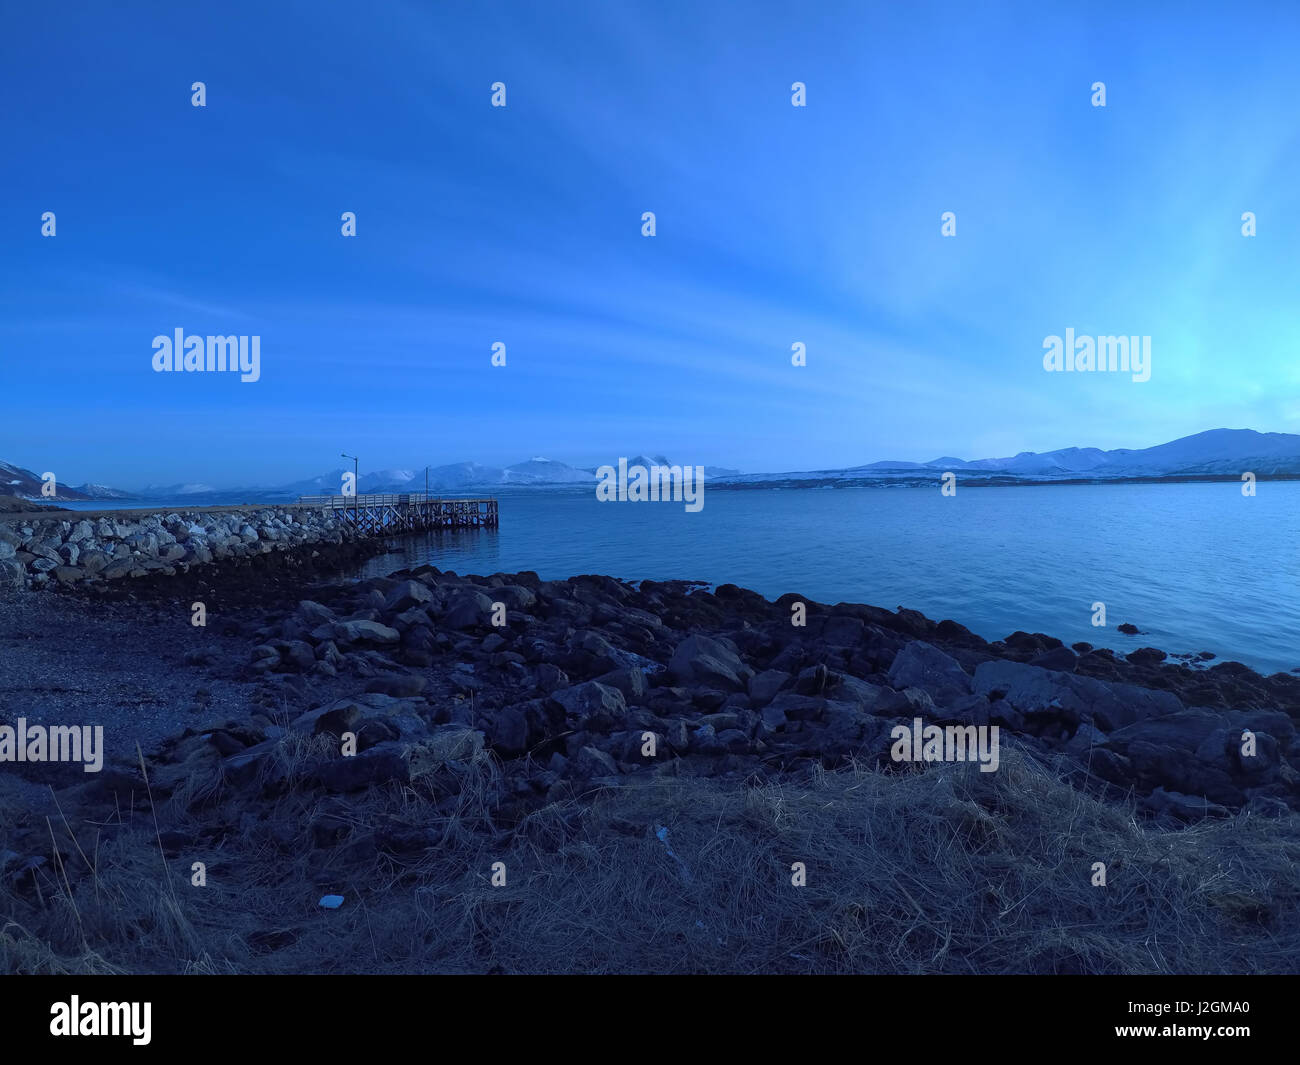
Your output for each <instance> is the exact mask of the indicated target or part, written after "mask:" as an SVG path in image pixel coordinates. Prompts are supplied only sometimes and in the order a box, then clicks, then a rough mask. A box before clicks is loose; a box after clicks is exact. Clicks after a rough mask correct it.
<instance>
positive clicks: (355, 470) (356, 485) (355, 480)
mask: <svg viewBox="0 0 1300 1065" xmlns="http://www.w3.org/2000/svg"><path fill="white" fill-rule="evenodd" d="M340 455H341V457H342V458H345V459H351V460H352V521H353V524H355V523H356V522H357V520H358V519H359V518H360V517H361V510H360V508H359V504H358V501H357V497H358V496H359V495H360V494H361V460H360V459H358V458H357V457H356V455H349V454H348V453H347V452H346V451H343V452H340Z"/></svg>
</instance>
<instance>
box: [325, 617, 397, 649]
mask: <svg viewBox="0 0 1300 1065" xmlns="http://www.w3.org/2000/svg"><path fill="white" fill-rule="evenodd" d="M332 633H333V638H334V641H335V642H336V643H347V644H353V643H362V644H364V643H371V644H381V645H385V644H395V643H400V642H401V640H402V634H401V633H400V632H398V631H397V630H396V629H390V628H389V627H388V626H387V625H381V624H379V622H377V621H338V622H335V623H334V625H333V626H332ZM313 635H314V633H313Z"/></svg>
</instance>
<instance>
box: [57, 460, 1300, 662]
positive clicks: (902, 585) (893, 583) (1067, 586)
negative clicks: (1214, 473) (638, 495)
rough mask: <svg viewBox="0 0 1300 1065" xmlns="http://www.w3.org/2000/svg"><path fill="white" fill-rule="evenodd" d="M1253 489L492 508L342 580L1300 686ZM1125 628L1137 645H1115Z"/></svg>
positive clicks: (1283, 555)
mask: <svg viewBox="0 0 1300 1065" xmlns="http://www.w3.org/2000/svg"><path fill="white" fill-rule="evenodd" d="M1255 487H1256V494H1255V495H1254V496H1247V495H1243V494H1242V488H1241V485H1240V484H1238V483H1232V482H1218V483H1187V482H1184V483H1163V484H1114V485H1104V484H1103V485H1096V484H1092V485H1035V486H1024V487H988V488H986V487H972V486H966V487H963V486H961V485H960V483H959V484H958V488H957V491H956V494H955V495H951V496H944V495H943V494H941V492H940V491H939V489H938V488H937V487H931V488H906V487H893V488H883V487H852V488H751V489H740V490H736V489H725V488H721V487H713V488H709V487H707V486H706V490H705V493H704V506H703V507H702V508H701V509H700V510H698V511H696V512H690V511H687V510H686V507H685V504H684V503H681V502H676V503H674V502H626V501H623V502H601V501H598V500H597V499H596V497H595V493H594V491H593V489H592V488H591V487H582V488H532V489H511V490H502V491H500V492H498V493H497V496H496V497H497V499H498V500H499V506H500V518H501V523H500V527H499V528H497V529H463V530H445V531H441V532H433V533H425V534H420V535H414V536H406V537H402V538H400V539H396V540H394V541H393V544H392V550H391V551H390V552H389V553H387V554H384V555H380V556H376V557H374V558H372V559H370V560H368V561H367V562H366V563H365V564H364V565H362V566H361V567H359V568H357V569H356V570H355V571H354V572H353V573H350V574H348V575H347V576H348V577H349V578H361V577H369V576H374V575H380V574H386V573H390V572H392V571H394V570H397V569H402V568H410V567H413V566H417V565H420V564H422V563H430V564H432V565H434V566H437V567H438V568H439V569H443V570H453V571H455V572H456V573H459V574H471V573H473V574H480V575H487V574H491V573H497V572H503V573H509V572H515V571H519V570H532V571H534V572H536V573H537V574H539V575H540V576H541V577H542V578H543V579H552V578H562V577H570V576H575V575H578V574H583V573H600V574H607V575H610V576H614V577H620V578H625V579H629V580H640V579H645V578H650V579H654V580H667V579H685V580H693V581H699V582H700V583H702V584H706V585H718V584H723V583H732V584H737V585H740V586H741V587H744V588H750V589H753V590H754V591H756V592H759V593H760V594H762V595H765V596H767V597H769V598H776V597H777V596H779V595H781V594H783V593H785V592H794V593H797V594H799V595H800V596H804V597H807V598H808V599H809V600H812V601H815V602H819V603H827V604H833V603H837V602H853V603H871V604H873V605H875V606H881V607H885V608H888V609H894V608H895V607H899V606H905V607H910V608H912V609H915V610H919V611H921V612H922V613H924V614H925V615H927V616H928V617H930V618H933V619H935V620H942V619H945V618H950V619H952V620H954V621H958V622H960V623H961V624H963V625H965V626H966V627H967V628H969V629H971V630H972V631H974V632H976V633H978V634H979V635H980V636H983V637H984V638H986V639H990V640H993V639H999V638H1002V637H1004V636H1007V635H1009V634H1010V633H1012V632H1014V631H1016V630H1018V629H1019V630H1025V631H1027V632H1042V633H1047V634H1048V635H1051V636H1055V637H1057V638H1059V639H1061V640H1063V641H1065V643H1067V644H1072V643H1074V642H1076V641H1086V642H1087V643H1090V644H1092V645H1093V646H1097V647H1109V648H1111V649H1113V650H1115V651H1116V652H1119V653H1127V652H1129V651H1132V650H1134V649H1136V648H1138V647H1157V648H1159V649H1161V650H1163V651H1166V652H1168V653H1170V654H1179V653H1196V652H1201V651H1208V652H1211V653H1212V654H1214V655H1215V656H1216V659H1215V660H1216V661H1218V660H1235V661H1238V662H1243V663H1245V664H1246V665H1249V666H1251V667H1252V668H1254V669H1257V670H1260V671H1263V672H1269V673H1271V672H1278V671H1291V670H1293V669H1297V668H1300V594H1298V593H1300V482H1296V481H1284V482H1261V483H1259V484H1258V485H1256V486H1255ZM176 505H177V506H178V507H179V506H184V505H185V504H184V503H183V502H182V501H177V504H176ZM189 505H193V504H192V502H191V503H190V504H189ZM95 506H96V507H98V508H100V509H102V508H103V507H104V504H103V503H102V502H101V503H98V504H95ZM135 506H139V504H138V503H137V504H135ZM77 509H93V508H92V507H91V506H89V505H87V506H85V507H84V508H83V507H78V508H77ZM1102 608H1104V610H1103V609H1102ZM1125 622H1127V623H1130V624H1133V625H1136V626H1137V627H1138V629H1139V630H1141V631H1140V633H1139V634H1138V635H1134V636H1129V635H1125V634H1123V633H1120V632H1119V631H1118V629H1117V626H1118V625H1120V624H1122V623H1125Z"/></svg>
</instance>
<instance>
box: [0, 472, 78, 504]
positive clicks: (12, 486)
mask: <svg viewBox="0 0 1300 1065" xmlns="http://www.w3.org/2000/svg"><path fill="white" fill-rule="evenodd" d="M43 484H44V482H43V481H42V480H41V478H40V475H39V474H36V473H33V472H32V471H31V470H28V469H24V468H23V467H22V466H11V465H10V464H9V463H7V462H0V496H16V497H18V498H20V499H32V500H36V501H37V502H45V503H49V502H53V501H55V500H59V499H89V498H90V497H89V496H87V495H86V494H85V492H84V491H83V490H82V489H81V488H73V487H71V486H70V485H67V484H64V483H63V482H62V481H55V482H54V488H55V493H56V494H55V495H54V497H53V499H52V500H51V499H48V498H46V497H44V496H42V495H41V487H42V485H43ZM83 487H84V486H83Z"/></svg>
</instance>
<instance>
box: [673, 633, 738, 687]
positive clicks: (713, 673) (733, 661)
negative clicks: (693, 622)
mask: <svg viewBox="0 0 1300 1065" xmlns="http://www.w3.org/2000/svg"><path fill="white" fill-rule="evenodd" d="M668 672H669V674H670V675H671V676H672V677H673V678H674V679H676V680H679V681H682V682H685V683H691V682H694V683H696V684H704V685H707V686H708V687H711V688H722V689H724V690H726V691H744V690H745V686H746V684H747V682H748V680H749V678H750V677H751V676H753V673H754V671H753V670H752V669H750V668H749V666H747V665H745V663H744V662H742V661H741V660H740V655H739V654H738V653H737V652H736V650H735V647H734V646H733V645H730V644H729V643H724V642H723V641H722V640H715V639H712V638H710V637H708V636H698V635H692V636H688V637H686V639H684V640H682V642H681V643H679V644H678V645H677V649H676V650H675V651H674V652H673V656H672V659H671V660H670V661H669V663H668Z"/></svg>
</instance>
